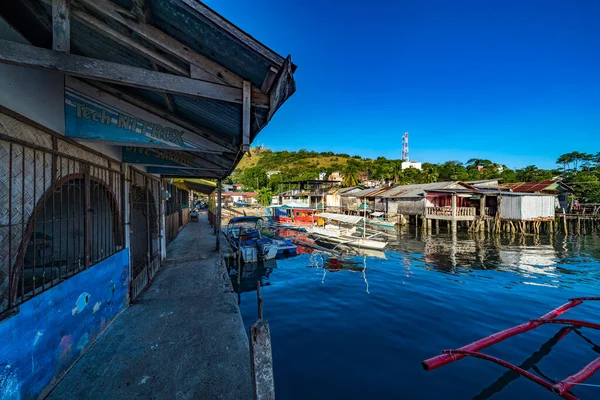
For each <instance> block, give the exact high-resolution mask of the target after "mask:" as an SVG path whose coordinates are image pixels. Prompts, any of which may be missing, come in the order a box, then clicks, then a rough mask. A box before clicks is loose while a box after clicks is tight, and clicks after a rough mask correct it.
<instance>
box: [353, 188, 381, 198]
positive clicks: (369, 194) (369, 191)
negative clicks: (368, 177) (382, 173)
mask: <svg viewBox="0 0 600 400" xmlns="http://www.w3.org/2000/svg"><path fill="white" fill-rule="evenodd" d="M386 189H389V188H383V189H382V188H370V189H363V190H361V191H360V192H354V193H352V194H351V196H352V197H372V196H374V195H375V194H376V193H379V192H381V191H382V190H386Z"/></svg>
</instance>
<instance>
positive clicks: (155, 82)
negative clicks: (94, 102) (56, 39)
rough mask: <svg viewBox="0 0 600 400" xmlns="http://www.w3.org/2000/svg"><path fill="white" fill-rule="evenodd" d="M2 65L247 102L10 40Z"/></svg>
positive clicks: (228, 91) (224, 91)
mask: <svg viewBox="0 0 600 400" xmlns="http://www.w3.org/2000/svg"><path fill="white" fill-rule="evenodd" d="M0 62H2V63H5V64H13V65H19V66H23V67H29V68H37V69H47V70H52V71H59V72H62V73H65V74H67V75H70V76H75V77H80V78H86V79H92V80H98V81H102V82H108V83H114V84H117V85H124V86H132V87H138V88H142V89H148V90H153V91H158V92H164V93H173V94H180V95H187V96H192V97H201V98H205V99H209V100H218V101H224V102H229V103H237V104H242V103H243V95H242V90H239V89H237V88H233V87H230V86H224V85H218V84H215V83H211V82H205V81H199V80H195V79H190V78H185V77H181V76H176V75H171V74H166V73H162V72H155V71H150V70H147V69H143V68H137V67H132V66H129V65H123V64H118V63H113V62H110V61H104V60H98V59H94V58H89V57H82V56H77V55H73V54H63V53H59V52H56V51H52V50H47V49H42V48H39V47H33V46H29V45H23V44H19V43H15V42H11V41H9V40H0ZM267 105H268V104H267ZM263 106H265V104H263Z"/></svg>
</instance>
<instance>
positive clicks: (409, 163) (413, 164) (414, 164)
mask: <svg viewBox="0 0 600 400" xmlns="http://www.w3.org/2000/svg"><path fill="white" fill-rule="evenodd" d="M406 168H416V169H418V170H419V171H420V170H421V169H422V167H421V163H420V162H417V161H403V162H402V170H405V169H406Z"/></svg>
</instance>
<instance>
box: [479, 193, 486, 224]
mask: <svg viewBox="0 0 600 400" xmlns="http://www.w3.org/2000/svg"><path fill="white" fill-rule="evenodd" d="M485 197H486V196H485V194H484V195H483V196H481V197H480V198H479V216H480V217H481V218H483V217H485Z"/></svg>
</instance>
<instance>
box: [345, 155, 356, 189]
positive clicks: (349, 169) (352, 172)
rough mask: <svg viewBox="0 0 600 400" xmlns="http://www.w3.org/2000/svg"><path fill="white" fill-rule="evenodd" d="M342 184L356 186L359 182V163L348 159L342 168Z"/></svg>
mask: <svg viewBox="0 0 600 400" xmlns="http://www.w3.org/2000/svg"><path fill="white" fill-rule="evenodd" d="M342 174H343V178H342V185H343V186H345V187H351V186H356V185H358V184H359V183H360V171H359V164H358V163H357V162H356V161H355V160H348V162H347V163H346V166H345V167H344V169H343V170H342Z"/></svg>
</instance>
